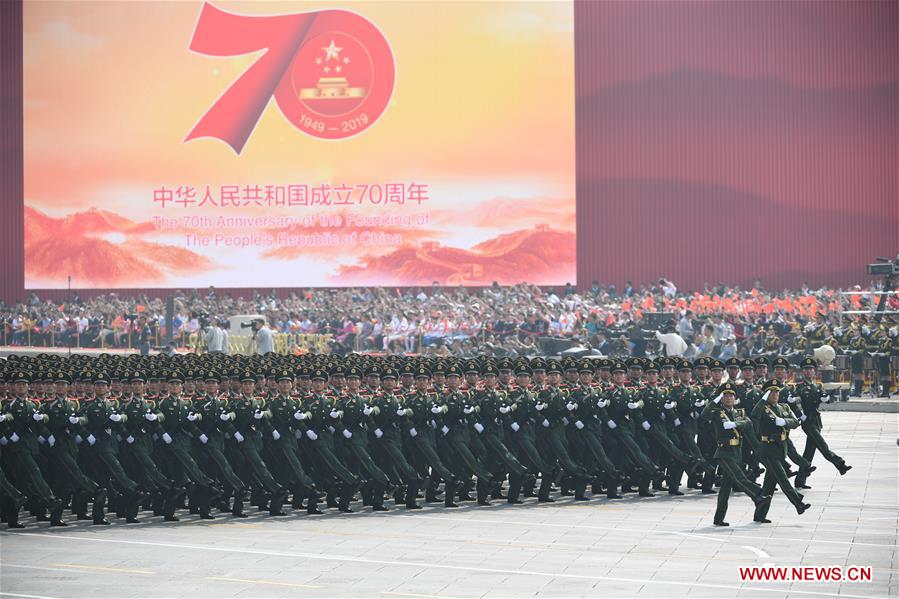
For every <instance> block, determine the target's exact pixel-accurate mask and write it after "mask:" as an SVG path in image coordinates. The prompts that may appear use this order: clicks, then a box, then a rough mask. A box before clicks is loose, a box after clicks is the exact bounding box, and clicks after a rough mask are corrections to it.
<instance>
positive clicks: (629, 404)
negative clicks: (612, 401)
mask: <svg viewBox="0 0 899 599" xmlns="http://www.w3.org/2000/svg"><path fill="white" fill-rule="evenodd" d="M627 407H628V409H629V410H636V409H637V404H636V403H635V402H633V401H629V402H627Z"/></svg>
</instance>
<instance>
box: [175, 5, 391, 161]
mask: <svg viewBox="0 0 899 599" xmlns="http://www.w3.org/2000/svg"><path fill="white" fill-rule="evenodd" d="M190 49H191V50H192V51H194V52H197V53H199V54H205V55H208V56H219V57H223V56H240V55H243V54H248V53H251V52H258V51H260V50H265V52H264V53H263V54H262V55H261V56H260V57H259V59H258V60H257V61H256V62H254V63H253V64H252V65H251V66H250V67H249V68H248V69H247V70H246V71H244V72H243V74H242V75H241V76H240V77H238V78H237V80H236V81H235V82H234V83H232V84H231V86H230V87H229V88H228V89H226V90H225V91H224V92H223V93H222V95H221V96H220V97H219V98H218V100H216V101H215V103H213V105H212V106H211V107H210V108H209V110H208V111H206V114H204V115H203V116H202V117H200V120H199V121H197V124H196V125H194V127H193V129H191V131H190V133H188V134H187V137H186V138H185V140H184V141H185V142H187V141H190V140H192V139H196V138H199V137H213V138H216V139H220V140H222V141H224V142H225V143H226V144H228V145H229V146H230V147H231V148H232V149H233V150H234V151H235V152H236V153H237V154H240V153H241V151H242V150H243V148H244V146H245V145H246V143H247V140H248V139H249V138H250V135H251V134H252V133H253V129H255V127H256V124H257V123H258V122H259V118H260V117H261V116H262V112H263V111H264V110H265V107H266V106H267V105H268V102H269V100H270V99H271V98H272V97H273V96H274V98H275V102H276V103H277V104H278V108H279V109H280V110H281V114H282V115H284V118H286V119H287V120H288V121H289V122H290V123H291V124H293V126H294V127H296V128H297V129H299V130H300V131H302V132H303V133H306V134H307V135H311V136H312V137H316V138H320V139H330V140H339V139H344V138H347V137H352V136H353V135H358V134H359V133H362V132H363V131H365V130H366V129H368V128H369V127H371V126H372V125H373V124H374V123H375V121H377V120H378V118H380V116H381V115H382V114H383V113H384V110H385V109H386V108H387V103H388V102H389V101H390V97H391V96H392V95H393V87H394V82H395V79H396V66H395V63H394V58H393V52H392V51H391V49H390V45H389V44H388V43H387V39H386V38H385V37H384V34H383V33H381V31H380V30H379V29H378V28H377V27H376V26H375V25H374V24H373V23H372V22H371V21H369V20H368V19H366V18H365V17H363V16H361V15H358V14H356V13H354V12H350V11H346V10H337V9H333V10H320V11H314V12H305V13H294V14H285V15H271V16H250V15H238V14H233V13H228V12H225V11H223V10H220V9H218V8H215V7H214V6H212V5H211V4H208V3H206V4H204V5H203V8H202V9H201V10H200V16H199V18H198V19H197V26H196V28H195V29H194V34H193V37H192V38H191V41H190Z"/></svg>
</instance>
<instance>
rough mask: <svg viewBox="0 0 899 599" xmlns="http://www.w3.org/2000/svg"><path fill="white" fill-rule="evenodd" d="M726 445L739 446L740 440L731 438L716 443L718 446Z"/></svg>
mask: <svg viewBox="0 0 899 599" xmlns="http://www.w3.org/2000/svg"><path fill="white" fill-rule="evenodd" d="M728 446H731V447H739V446H740V440H739V439H731V440H730V441H728V442H727V443H718V447H728Z"/></svg>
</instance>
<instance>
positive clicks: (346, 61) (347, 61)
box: [341, 48, 350, 64]
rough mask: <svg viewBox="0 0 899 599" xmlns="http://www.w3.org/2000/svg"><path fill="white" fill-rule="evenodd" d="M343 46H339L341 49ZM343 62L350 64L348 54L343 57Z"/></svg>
mask: <svg viewBox="0 0 899 599" xmlns="http://www.w3.org/2000/svg"><path fill="white" fill-rule="evenodd" d="M342 49H343V48H341V50H342ZM343 64H350V58H349V57H348V56H344V57H343Z"/></svg>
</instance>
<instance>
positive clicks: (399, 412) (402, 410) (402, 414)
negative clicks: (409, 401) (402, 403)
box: [396, 408, 406, 416]
mask: <svg viewBox="0 0 899 599" xmlns="http://www.w3.org/2000/svg"><path fill="white" fill-rule="evenodd" d="M396 415H397V416H405V415H406V408H400V409H399V410H397V411H396Z"/></svg>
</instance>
